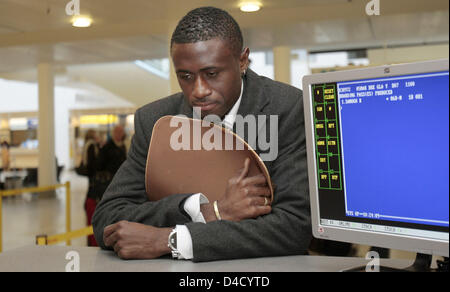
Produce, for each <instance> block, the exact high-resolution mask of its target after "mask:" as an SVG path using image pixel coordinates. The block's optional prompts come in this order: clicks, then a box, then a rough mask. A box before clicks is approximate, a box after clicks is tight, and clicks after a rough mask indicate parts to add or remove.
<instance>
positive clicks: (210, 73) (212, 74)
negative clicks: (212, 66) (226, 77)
mask: <svg viewBox="0 0 450 292" xmlns="http://www.w3.org/2000/svg"><path fill="white" fill-rule="evenodd" d="M206 74H207V75H208V77H216V76H217V74H218V73H217V72H208V73H206Z"/></svg>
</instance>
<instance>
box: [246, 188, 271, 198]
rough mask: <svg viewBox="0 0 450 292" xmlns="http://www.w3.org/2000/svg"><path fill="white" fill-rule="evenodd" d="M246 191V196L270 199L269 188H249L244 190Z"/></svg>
mask: <svg viewBox="0 0 450 292" xmlns="http://www.w3.org/2000/svg"><path fill="white" fill-rule="evenodd" d="M245 189H246V190H247V193H246V195H248V196H255V197H267V198H269V197H271V195H272V194H271V192H270V189H269V188H266V187H256V186H250V187H246V188H245Z"/></svg>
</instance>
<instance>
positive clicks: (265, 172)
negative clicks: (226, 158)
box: [145, 115, 274, 202]
mask: <svg viewBox="0 0 450 292" xmlns="http://www.w3.org/2000/svg"><path fill="white" fill-rule="evenodd" d="M174 117H176V118H180V119H186V120H189V121H190V120H194V119H191V118H188V117H183V116H171V115H168V116H163V117H161V118H159V119H158V120H157V121H156V123H155V125H154V126H153V129H152V138H151V139H150V144H149V146H148V151H147V160H146V162H145V192H146V194H147V196H148V195H149V194H150V193H149V185H148V183H149V180H148V179H147V178H148V172H149V159H150V149H151V147H152V143H153V140H154V139H153V137H154V136H153V134H154V132H155V130H156V129H157V127H158V126H159V124H160V123H161V122H162V121H164V120H165V119H172V118H174ZM210 124H212V125H213V127H217V128H219V129H222V131H228V132H229V133H230V134H232V135H233V136H234V137H235V138H236V139H239V140H240V141H241V142H242V143H243V144H244V146H246V147H247V148H248V150H250V152H251V153H252V155H253V157H254V158H256V160H257V161H258V165H257V166H258V168H259V169H260V170H261V171H262V173H263V175H264V176H265V177H266V180H267V185H268V187H269V189H270V196H271V199H270V201H271V202H273V199H274V184H273V183H272V179H271V177H270V173H269V170H268V169H267V167H266V165H265V163H264V161H263V160H262V159H261V157H259V155H258V153H256V151H255V150H254V149H253V148H252V147H251V146H250V145H249V144H248V143H247V142H246V141H245V140H244V139H242V138H241V137H240V136H239V135H237V134H236V133H234V132H233V131H231V130H229V129H227V128H224V127H220V126H218V125H216V124H214V123H212V122H210Z"/></svg>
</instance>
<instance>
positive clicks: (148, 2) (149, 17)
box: [0, 0, 449, 72]
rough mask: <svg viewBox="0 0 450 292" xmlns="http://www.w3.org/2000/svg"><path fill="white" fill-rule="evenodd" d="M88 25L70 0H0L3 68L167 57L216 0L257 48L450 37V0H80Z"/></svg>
mask: <svg viewBox="0 0 450 292" xmlns="http://www.w3.org/2000/svg"><path fill="white" fill-rule="evenodd" d="M79 1H80V7H81V9H80V12H81V14H88V15H90V16H91V17H92V18H93V19H94V23H93V25H92V27H90V28H84V29H80V28H78V29H77V28H73V27H71V25H70V19H71V17H70V16H68V15H66V12H65V6H66V4H67V3H68V2H69V0H39V1H36V0H0V72H10V71H16V70H20V69H26V68H30V67H35V66H36V64H37V63H39V62H52V63H55V64H62V65H68V64H89V63H99V62H113V61H126V60H136V59H150V58H161V57H166V56H167V52H168V39H169V35H170V34H171V31H172V30H173V28H174V26H175V25H176V22H177V20H179V18H180V17H182V16H183V15H184V14H185V13H186V12H187V11H189V10H190V9H192V8H194V7H199V6H205V5H212V6H216V7H220V8H223V9H226V10H227V11H229V12H230V13H231V14H232V15H233V16H234V17H235V18H236V20H237V21H238V22H239V23H240V25H241V27H242V30H243V31H244V35H245V40H246V44H247V46H249V47H250V48H251V49H252V50H261V49H270V48H271V47H273V46H277V45H288V46H292V47H297V48H308V49H311V50H328V49H337V48H352V47H361V46H363V47H364V46H365V47H367V46H383V45H398V44H405V43H408V44H417V43H420V44H422V43H434V42H445V41H446V42H448V34H449V28H448V21H449V17H448V9H449V1H448V0H427V1H423V0H389V1H386V0H380V3H381V7H380V8H381V9H380V13H381V15H380V16H368V15H366V13H365V6H366V4H367V3H368V2H369V1H367V0H261V2H262V3H263V9H262V10H261V11H260V12H257V13H252V14H248V13H242V12H240V11H239V9H238V5H239V2H240V1H237V0H228V1H223V0H186V1H180V0H128V1H123V0H79Z"/></svg>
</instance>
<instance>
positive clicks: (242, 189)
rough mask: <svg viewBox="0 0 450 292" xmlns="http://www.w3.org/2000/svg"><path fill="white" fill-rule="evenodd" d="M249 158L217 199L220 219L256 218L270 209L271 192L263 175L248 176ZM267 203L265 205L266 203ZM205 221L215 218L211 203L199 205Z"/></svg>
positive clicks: (239, 219) (267, 212)
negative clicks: (222, 194)
mask: <svg viewBox="0 0 450 292" xmlns="http://www.w3.org/2000/svg"><path fill="white" fill-rule="evenodd" d="M249 169H250V159H248V158H247V159H246V160H245V163H244V168H243V169H242V170H241V171H240V173H239V174H238V175H237V176H235V177H233V178H231V179H230V180H229V181H228V186H227V189H226V191H225V194H224V196H223V197H222V198H221V199H220V200H218V209H219V213H220V216H221V217H222V220H230V221H241V220H244V219H250V218H257V217H259V216H262V215H266V214H269V213H270V212H271V211H272V207H271V206H270V204H271V201H270V199H271V197H270V196H271V193H270V189H269V188H268V187H267V180H266V178H265V177H264V175H262V174H259V175H256V176H250V177H249V176H248V172H249ZM266 203H267V205H266ZM201 211H202V214H203V215H204V217H205V220H206V221H207V222H210V221H214V220H217V219H216V217H215V213H214V210H213V207H212V203H210V204H204V205H202V206H201Z"/></svg>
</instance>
